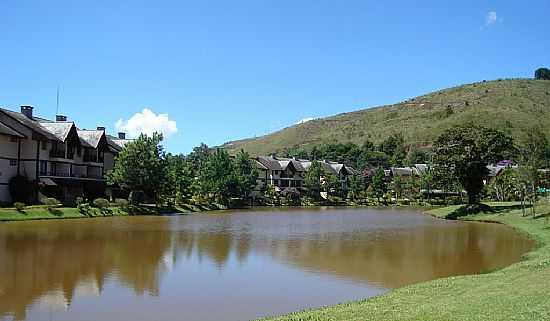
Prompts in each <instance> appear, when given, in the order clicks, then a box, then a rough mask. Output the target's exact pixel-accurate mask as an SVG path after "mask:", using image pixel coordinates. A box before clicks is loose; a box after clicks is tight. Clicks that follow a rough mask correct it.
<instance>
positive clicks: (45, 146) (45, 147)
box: [40, 141, 48, 150]
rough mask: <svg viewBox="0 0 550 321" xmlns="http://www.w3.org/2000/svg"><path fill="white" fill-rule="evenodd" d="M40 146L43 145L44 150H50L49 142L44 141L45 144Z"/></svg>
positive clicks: (42, 143)
mask: <svg viewBox="0 0 550 321" xmlns="http://www.w3.org/2000/svg"><path fill="white" fill-rule="evenodd" d="M40 145H42V150H47V149H48V142H46V141H43V142H41V143H40Z"/></svg>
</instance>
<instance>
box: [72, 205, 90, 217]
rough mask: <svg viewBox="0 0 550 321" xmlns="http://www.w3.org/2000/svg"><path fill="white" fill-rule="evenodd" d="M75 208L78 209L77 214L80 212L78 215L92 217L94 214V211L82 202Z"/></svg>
mask: <svg viewBox="0 0 550 321" xmlns="http://www.w3.org/2000/svg"><path fill="white" fill-rule="evenodd" d="M76 208H77V209H78V212H80V214H82V215H86V216H89V217H92V216H93V214H94V209H93V208H92V207H91V206H90V204H88V203H84V202H82V203H80V204H78V205H77V207H76Z"/></svg>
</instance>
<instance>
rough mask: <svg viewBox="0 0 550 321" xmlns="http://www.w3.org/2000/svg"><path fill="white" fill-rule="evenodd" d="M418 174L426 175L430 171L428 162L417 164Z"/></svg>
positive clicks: (415, 166)
mask: <svg viewBox="0 0 550 321" xmlns="http://www.w3.org/2000/svg"><path fill="white" fill-rule="evenodd" d="M414 168H415V169H416V174H417V175H418V176H422V175H424V174H425V173H426V172H427V171H428V164H415V165H414Z"/></svg>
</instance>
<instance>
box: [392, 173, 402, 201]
mask: <svg viewBox="0 0 550 321" xmlns="http://www.w3.org/2000/svg"><path fill="white" fill-rule="evenodd" d="M391 186H392V190H393V192H394V193H395V196H396V199H400V198H401V195H402V194H403V190H404V182H403V179H402V178H401V176H394V177H393V180H392V184H391Z"/></svg>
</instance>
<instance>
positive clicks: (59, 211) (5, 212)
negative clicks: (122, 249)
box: [0, 205, 128, 221]
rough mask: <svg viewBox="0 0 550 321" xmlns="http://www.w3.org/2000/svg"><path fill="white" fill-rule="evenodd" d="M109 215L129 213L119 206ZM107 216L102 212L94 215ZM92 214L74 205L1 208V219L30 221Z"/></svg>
mask: <svg viewBox="0 0 550 321" xmlns="http://www.w3.org/2000/svg"><path fill="white" fill-rule="evenodd" d="M109 210H110V214H109V216H127V215H128V213H127V212H125V211H122V210H121V209H119V208H110V209H109ZM96 216H105V215H101V214H99V213H98V214H97V215H92V217H96ZM87 217H90V216H86V215H83V214H82V213H80V212H79V211H78V209H77V208H74V207H57V208H55V209H53V210H51V211H50V210H48V209H47V207H46V206H42V205H38V206H28V207H26V208H25V209H24V210H22V211H18V210H16V209H14V208H2V209H0V221H29V220H50V219H67V218H87Z"/></svg>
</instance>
